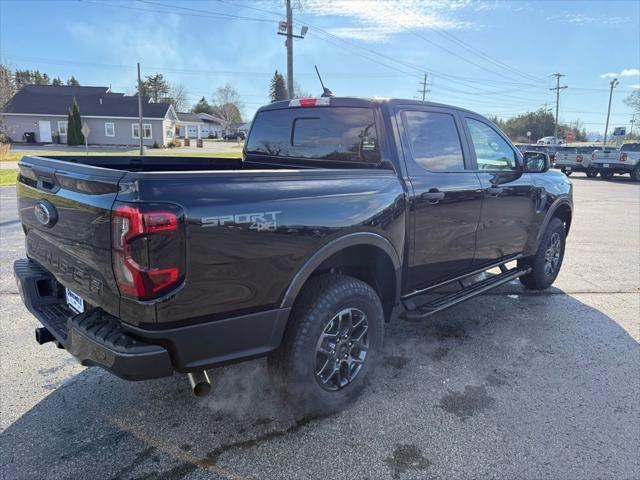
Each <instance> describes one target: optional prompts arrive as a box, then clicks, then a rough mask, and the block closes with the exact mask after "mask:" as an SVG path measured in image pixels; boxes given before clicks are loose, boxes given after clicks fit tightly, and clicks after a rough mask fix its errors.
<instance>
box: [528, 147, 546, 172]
mask: <svg viewBox="0 0 640 480" xmlns="http://www.w3.org/2000/svg"><path fill="white" fill-rule="evenodd" d="M522 156H523V157H524V171H525V172H528V173H543V172H546V171H547V170H549V168H551V160H550V159H549V155H548V154H546V153H544V152H533V151H532V152H524V153H523V154H522Z"/></svg>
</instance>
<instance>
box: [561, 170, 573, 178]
mask: <svg viewBox="0 0 640 480" xmlns="http://www.w3.org/2000/svg"><path fill="white" fill-rule="evenodd" d="M562 173H564V174H565V175H566V176H567V177H570V176H571V174H572V173H573V171H571V170H562Z"/></svg>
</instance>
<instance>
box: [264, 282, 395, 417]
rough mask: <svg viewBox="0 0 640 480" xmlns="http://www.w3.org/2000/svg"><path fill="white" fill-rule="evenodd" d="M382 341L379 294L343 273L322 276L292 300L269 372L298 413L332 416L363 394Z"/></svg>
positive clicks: (381, 311)
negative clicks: (332, 413) (282, 335)
mask: <svg viewBox="0 0 640 480" xmlns="http://www.w3.org/2000/svg"><path fill="white" fill-rule="evenodd" d="M383 339H384V314H383V310H382V304H381V302H380V298H379V297H378V294H377V293H376V292H375V291H374V290H373V289H372V288H371V287H370V286H369V285H368V284H367V283H365V282H363V281H361V280H358V279H355V278H352V277H348V276H346V275H341V274H328V275H320V276H318V277H315V278H312V279H311V280H310V281H309V282H308V284H307V285H306V286H305V288H304V289H303V291H302V292H301V293H300V296H299V298H298V299H297V300H296V303H295V305H294V308H293V310H292V312H291V316H290V319H289V326H288V327H287V332H286V334H285V338H284V340H283V342H282V346H281V347H280V348H279V349H278V350H277V351H276V352H274V354H272V355H271V356H270V357H269V373H270V374H271V375H272V376H273V379H274V380H275V382H276V383H277V384H278V385H279V386H280V388H281V390H282V391H283V393H285V394H286V397H287V400H288V401H289V402H290V403H292V405H293V407H294V408H295V409H296V410H298V411H300V412H301V413H305V414H324V413H330V412H332V411H336V410H339V409H341V408H344V407H345V406H346V405H348V404H349V403H350V402H351V401H352V400H353V399H354V398H355V397H356V396H357V395H358V394H359V393H360V392H361V391H362V390H363V388H364V387H365V385H366V383H367V381H368V379H369V377H370V376H371V374H372V373H373V370H374V369H375V366H376V364H377V363H378V361H379V357H380V354H381V352H382V344H383Z"/></svg>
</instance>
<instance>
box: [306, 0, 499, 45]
mask: <svg viewBox="0 0 640 480" xmlns="http://www.w3.org/2000/svg"><path fill="white" fill-rule="evenodd" d="M465 8H473V9H475V10H479V9H487V8H493V6H492V5H491V4H481V3H475V2H472V1H471V0H431V1H429V2H425V1H422V0H403V1H400V2H380V1H376V0H306V1H305V2H304V4H303V9H302V12H301V13H302V14H303V15H304V14H310V15H314V16H333V17H342V18H347V19H350V20H351V21H352V22H353V23H354V25H349V26H345V27H337V28H331V29H328V31H329V32H330V33H331V34H333V35H336V36H338V37H341V38H348V39H356V40H362V41H369V42H384V41H385V40H387V39H388V38H389V37H390V36H391V35H392V34H395V33H400V32H403V31H406V29H412V30H414V29H415V30H420V29H427V28H438V29H442V30H453V29H460V28H468V27H470V26H471V24H470V22H467V21H463V20H460V19H459V18H457V17H458V16H459V15H457V12H459V11H461V10H463V9H465ZM303 22H304V21H303Z"/></svg>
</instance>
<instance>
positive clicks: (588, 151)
mask: <svg viewBox="0 0 640 480" xmlns="http://www.w3.org/2000/svg"><path fill="white" fill-rule="evenodd" d="M595 150H596V147H558V151H557V152H556V156H555V168H557V169H559V170H560V171H561V172H562V173H564V174H565V175H566V176H569V175H571V174H572V173H573V172H585V173H586V174H587V177H589V178H593V177H595V176H597V175H598V172H597V171H596V170H595V169H594V168H593V167H592V166H591V156H592V154H593V152H594V151H595Z"/></svg>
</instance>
